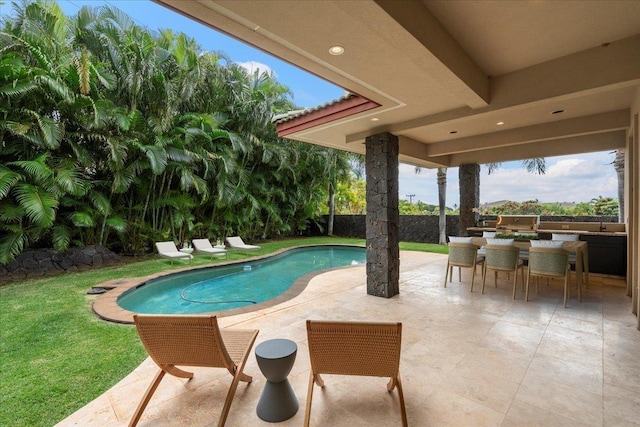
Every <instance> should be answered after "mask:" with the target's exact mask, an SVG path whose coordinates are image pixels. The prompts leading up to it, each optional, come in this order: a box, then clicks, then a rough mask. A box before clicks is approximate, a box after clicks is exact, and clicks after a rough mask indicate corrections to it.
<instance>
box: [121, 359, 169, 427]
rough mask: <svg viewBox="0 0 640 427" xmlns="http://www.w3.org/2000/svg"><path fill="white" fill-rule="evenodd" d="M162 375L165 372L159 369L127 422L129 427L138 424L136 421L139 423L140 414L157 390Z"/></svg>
mask: <svg viewBox="0 0 640 427" xmlns="http://www.w3.org/2000/svg"><path fill="white" fill-rule="evenodd" d="M164 374H165V371H164V370H162V369H160V370H159V371H158V373H157V374H156V376H155V377H154V378H153V381H151V384H150V385H149V388H147V391H146V392H145V393H144V396H143V397H142V400H141V401H140V403H139V404H138V407H137V408H136V411H135V412H134V413H133V417H131V421H129V427H135V426H136V425H137V424H138V421H140V417H142V413H143V412H144V410H145V408H146V407H147V404H148V403H149V401H150V400H151V396H153V393H155V391H156V389H157V388H158V385H159V384H160V381H162V378H163V377H164Z"/></svg>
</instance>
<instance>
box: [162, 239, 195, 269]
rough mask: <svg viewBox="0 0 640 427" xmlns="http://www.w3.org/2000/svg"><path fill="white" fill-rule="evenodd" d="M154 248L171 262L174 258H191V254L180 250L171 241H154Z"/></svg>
mask: <svg viewBox="0 0 640 427" xmlns="http://www.w3.org/2000/svg"><path fill="white" fill-rule="evenodd" d="M156 249H157V250H158V254H159V255H160V256H161V257H164V258H169V259H170V260H171V263H172V264H173V260H174V259H188V260H191V259H193V255H191V254H190V253H186V252H180V251H179V250H178V248H177V247H176V244H175V243H173V242H156Z"/></svg>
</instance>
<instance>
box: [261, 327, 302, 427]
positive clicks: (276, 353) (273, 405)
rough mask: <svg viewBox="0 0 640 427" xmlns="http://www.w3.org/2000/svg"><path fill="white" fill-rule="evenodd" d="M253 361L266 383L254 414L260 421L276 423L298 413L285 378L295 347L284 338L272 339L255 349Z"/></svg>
mask: <svg viewBox="0 0 640 427" xmlns="http://www.w3.org/2000/svg"><path fill="white" fill-rule="evenodd" d="M255 351H256V360H257V361H258V366H259V367H260V370H261V371H262V374H263V375H264V376H265V378H266V379H267V382H266V384H265V386H264V390H262V395H261V396H260V401H259V402H258V408H257V410H256V412H257V413H258V417H260V418H261V419H263V420H264V421H268V422H272V423H277V422H280V421H284V420H288V419H289V418H291V417H293V416H294V415H295V414H296V412H298V398H297V397H296V394H295V392H294V391H293V388H292V387H291V384H289V380H288V379H287V376H288V375H289V372H291V368H293V363H294V362H295V360H296V353H297V352H298V346H297V345H296V343H295V342H293V341H291V340H287V339H273V340H268V341H265V342H263V343H261V344H258V345H257V346H256V350H255Z"/></svg>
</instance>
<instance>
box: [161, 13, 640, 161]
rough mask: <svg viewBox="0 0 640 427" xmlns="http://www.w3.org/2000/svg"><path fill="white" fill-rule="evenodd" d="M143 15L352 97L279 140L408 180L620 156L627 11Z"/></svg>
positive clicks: (639, 17) (631, 84) (283, 131)
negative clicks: (390, 155)
mask: <svg viewBox="0 0 640 427" xmlns="http://www.w3.org/2000/svg"><path fill="white" fill-rule="evenodd" d="M156 1H157V2H158V3H161V4H164V5H166V6H167V7H170V8H172V9H174V10H176V11H179V12H180V13H183V14H185V15H187V16H189V17H192V18H193V19H196V20H198V21H200V22H202V23H204V24H207V25H209V26H211V27H213V28H216V29H218V30H220V31H222V32H225V33H227V34H229V35H231V36H233V37H235V38H237V39H240V40H242V41H244V42H247V43H249V44H251V45H253V46H255V47H257V48H259V49H262V50H264V51H266V52H268V53H271V54H273V55H275V56H277V57H279V58H281V59H283V60H285V61H288V62H290V63H292V64H294V65H297V66H299V67H300V68H303V69H305V70H307V71H309V72H311V73H313V74H315V75H317V76H319V77H321V78H324V79H326V80H328V81H330V82H333V83H335V84H337V85H339V86H341V87H343V88H344V89H345V90H347V91H349V92H350V93H352V94H354V95H352V96H347V97H343V98H341V99H340V100H337V101H336V102H333V103H329V104H327V105H325V106H320V107H318V108H314V109H311V110H309V111H306V112H303V113H300V114H298V113H296V114H295V115H293V116H294V117H289V118H287V120H281V121H279V122H278V124H277V127H278V132H279V134H280V135H282V136H286V137H288V138H291V139H295V140H299V141H304V142H308V143H312V144H318V145H323V146H328V147H334V148H339V149H343V150H348V151H352V152H357V153H364V145H363V142H364V140H365V138H366V137H367V136H370V135H374V134H377V133H381V132H390V133H393V134H395V135H397V136H398V137H399V140H400V161H402V162H406V163H410V164H414V165H418V166H425V167H436V166H447V167H450V166H458V165H460V164H464V163H475V162H477V163H487V162H496V161H507V160H518V159H523V158H532V157H544V156H553V155H561V154H572V153H584V152H594V151H604V150H614V149H617V148H622V147H624V146H625V142H626V141H625V132H626V130H627V129H628V128H629V126H630V113H629V111H630V110H629V109H630V106H631V104H632V100H633V98H634V94H635V93H636V91H638V90H639V89H638V88H639V86H640V54H639V53H640V2H638V1H627V0H610V1H594V2H585V1H562V2H558V1H555V0H541V1H535V2H533V1H527V2H499V1H484V0H460V1H437V0H436V1H431V0H423V1H421V0H403V1H397V0H366V1H365V0H334V1H332V0H318V1H314V0H307V1H298V2H292V1H287V0H271V1H263V0H243V1H234V0H193V1H184V0H156ZM333 45H341V46H343V47H344V48H345V52H344V54H343V55H340V56H333V55H331V54H330V53H329V48H330V47H331V46H333ZM560 110H563V112H562V113H556V114H552V113H553V112H557V111H560ZM372 119H375V120H372ZM498 123H503V124H502V125H498Z"/></svg>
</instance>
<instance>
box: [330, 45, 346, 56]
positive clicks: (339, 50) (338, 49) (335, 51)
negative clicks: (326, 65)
mask: <svg viewBox="0 0 640 427" xmlns="http://www.w3.org/2000/svg"><path fill="white" fill-rule="evenodd" d="M329 53H330V54H331V55H334V56H338V55H342V54H343V53H344V47H342V46H339V45H335V46H331V47H330V48H329Z"/></svg>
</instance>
